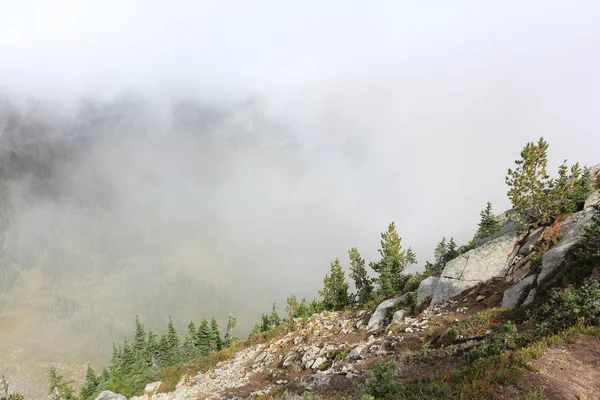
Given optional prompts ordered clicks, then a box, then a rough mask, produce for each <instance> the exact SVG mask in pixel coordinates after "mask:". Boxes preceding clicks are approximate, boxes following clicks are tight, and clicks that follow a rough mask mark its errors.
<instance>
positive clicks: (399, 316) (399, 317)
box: [392, 310, 408, 325]
mask: <svg viewBox="0 0 600 400" xmlns="http://www.w3.org/2000/svg"><path fill="white" fill-rule="evenodd" d="M406 314H408V311H406V310H398V311H396V312H395V313H394V316H393V317H392V324H398V325H400V324H401V323H402V321H404V317H405V316H406Z"/></svg>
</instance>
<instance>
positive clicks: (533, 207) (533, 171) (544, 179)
mask: <svg viewBox="0 0 600 400" xmlns="http://www.w3.org/2000/svg"><path fill="white" fill-rule="evenodd" d="M547 151H548V143H547V142H546V141H545V140H544V138H540V139H539V140H538V142H537V144H536V143H533V142H530V143H527V144H526V145H525V147H524V148H523V150H522V151H521V159H520V160H516V161H515V164H516V165H517V166H516V168H515V169H514V170H513V169H509V170H508V175H507V176H506V184H507V185H508V186H509V188H510V190H509V191H508V198H509V199H510V201H511V203H512V205H513V209H514V211H515V217H516V218H517V220H518V221H520V222H522V223H523V224H526V225H528V226H537V225H538V224H541V225H544V224H547V223H548V222H550V221H551V219H552V217H553V215H552V214H553V209H552V208H553V207H552V199H551V191H552V180H551V179H550V176H549V175H548V173H547V171H546V166H547V164H548V157H547Z"/></svg>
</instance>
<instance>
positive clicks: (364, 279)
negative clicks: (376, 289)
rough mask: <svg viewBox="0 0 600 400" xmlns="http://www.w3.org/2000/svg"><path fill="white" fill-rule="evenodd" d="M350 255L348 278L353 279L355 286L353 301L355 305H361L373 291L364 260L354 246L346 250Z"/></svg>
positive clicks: (368, 298) (369, 298) (369, 297)
mask: <svg viewBox="0 0 600 400" xmlns="http://www.w3.org/2000/svg"><path fill="white" fill-rule="evenodd" d="M348 256H349V257H350V278H352V279H353V280H354V286H355V287H356V296H355V301H356V303H357V305H359V306H363V305H365V304H366V303H367V302H368V301H369V300H371V296H372V293H373V282H372V279H371V278H370V277H369V275H368V273H367V269H366V268H365V260H364V259H363V258H362V257H361V256H360V253H359V252H358V249H357V248H356V247H353V248H351V249H350V250H349V251H348Z"/></svg>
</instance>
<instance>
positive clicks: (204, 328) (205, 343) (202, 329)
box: [196, 317, 212, 356]
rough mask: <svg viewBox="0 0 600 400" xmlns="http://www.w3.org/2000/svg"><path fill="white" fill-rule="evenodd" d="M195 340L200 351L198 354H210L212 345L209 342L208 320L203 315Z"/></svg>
mask: <svg viewBox="0 0 600 400" xmlns="http://www.w3.org/2000/svg"><path fill="white" fill-rule="evenodd" d="M196 340H197V341H198V349H199V351H200V355H203V356H208V355H209V354H210V351H211V348H212V346H211V343H210V328H209V326H208V321H207V320H206V318H205V317H202V322H201V323H200V326H199V327H198V333H197V334H196Z"/></svg>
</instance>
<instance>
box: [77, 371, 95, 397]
mask: <svg viewBox="0 0 600 400" xmlns="http://www.w3.org/2000/svg"><path fill="white" fill-rule="evenodd" d="M99 384H100V378H99V377H97V376H96V373H95V372H94V370H93V369H92V366H91V365H90V364H88V365H87V370H86V372H85V383H84V384H83V387H82V388H81V390H80V392H79V399H80V400H87V399H92V397H93V396H94V393H95V392H96V389H97V388H98V385H99Z"/></svg>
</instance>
